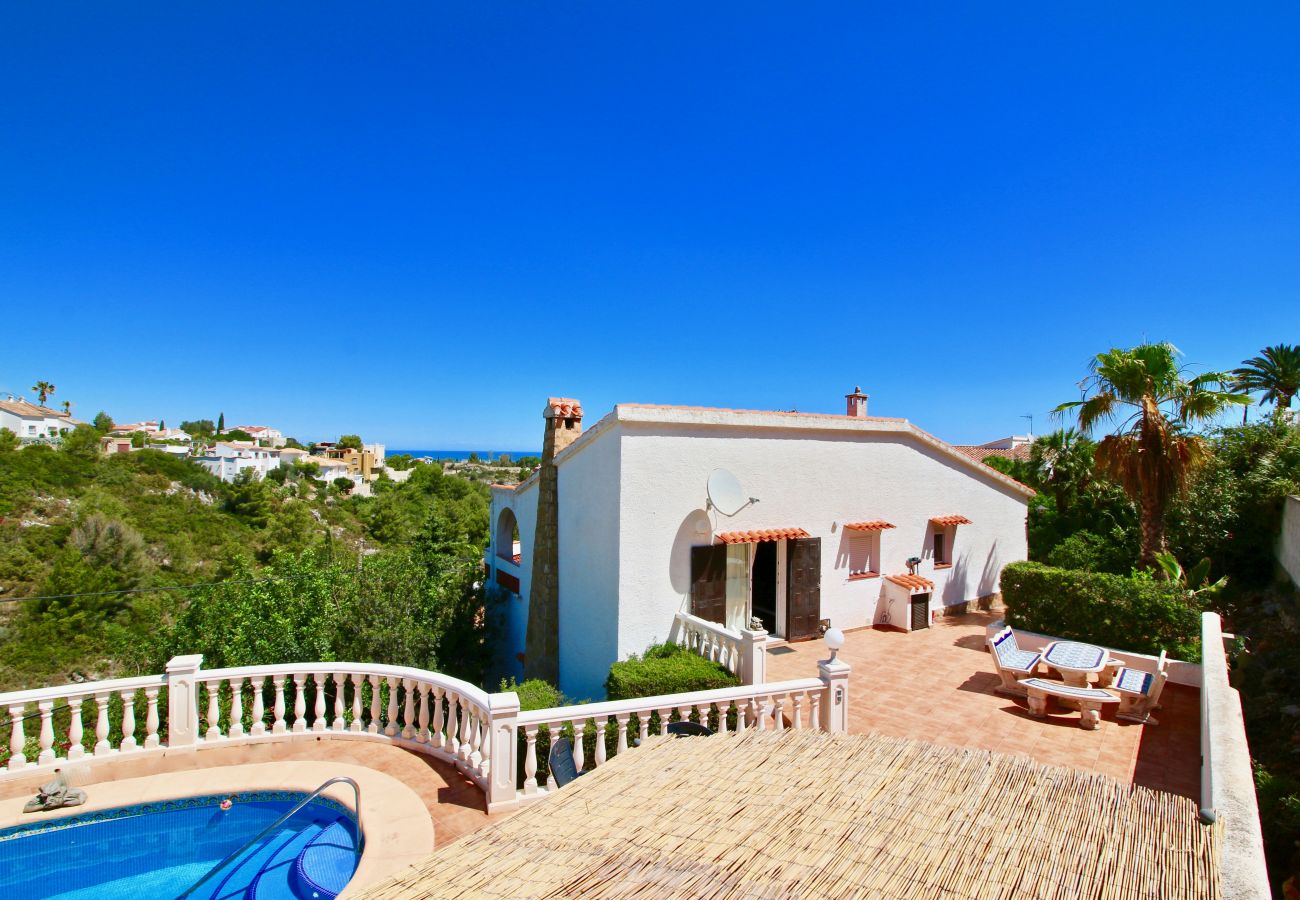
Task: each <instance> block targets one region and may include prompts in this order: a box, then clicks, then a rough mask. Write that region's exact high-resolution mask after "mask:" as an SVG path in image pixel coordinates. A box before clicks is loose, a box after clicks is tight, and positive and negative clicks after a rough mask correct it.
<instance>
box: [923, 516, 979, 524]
mask: <svg viewBox="0 0 1300 900" xmlns="http://www.w3.org/2000/svg"><path fill="white" fill-rule="evenodd" d="M930 524H931V525H973V524H974V523H973V522H971V520H970V519H968V518H966V517H965V516H934V517H933V518H931V519H930Z"/></svg>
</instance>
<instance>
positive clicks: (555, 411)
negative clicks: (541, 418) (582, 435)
mask: <svg viewBox="0 0 1300 900" xmlns="http://www.w3.org/2000/svg"><path fill="white" fill-rule="evenodd" d="M546 411H547V412H549V413H550V414H551V415H553V416H558V417H559V418H561V419H569V418H573V419H581V418H582V403H581V402H579V401H577V400H574V399H573V398H572V397H548V398H547V399H546Z"/></svg>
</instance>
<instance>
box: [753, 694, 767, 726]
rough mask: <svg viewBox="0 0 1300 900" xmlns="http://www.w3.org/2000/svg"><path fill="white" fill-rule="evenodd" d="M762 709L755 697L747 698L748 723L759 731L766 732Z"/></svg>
mask: <svg viewBox="0 0 1300 900" xmlns="http://www.w3.org/2000/svg"><path fill="white" fill-rule="evenodd" d="M763 712H764V710H763V708H762V706H761V705H760V704H759V702H758V698H757V697H750V698H749V715H750V721H751V722H752V723H753V725H754V727H755V728H757V729H758V730H759V731H767V723H766V721H765V717H764V715H763Z"/></svg>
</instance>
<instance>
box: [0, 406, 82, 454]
mask: <svg viewBox="0 0 1300 900" xmlns="http://www.w3.org/2000/svg"><path fill="white" fill-rule="evenodd" d="M81 424H83V423H82V422H79V421H77V420H76V419H74V418H72V416H70V415H69V414H68V413H66V412H61V411H59V410H54V409H50V408H49V407H48V406H40V405H38V404H35V403H28V402H27V401H26V400H20V399H18V398H17V397H10V398H9V399H7V400H0V428H8V429H9V430H10V431H12V432H13V433H14V434H16V435H18V439H19V440H20V441H23V442H24V443H31V442H33V441H54V440H58V439H59V438H60V437H62V436H63V435H64V434H65V433H67V432H69V431H71V430H72V429H74V428H76V427H77V426H78V425H81Z"/></svg>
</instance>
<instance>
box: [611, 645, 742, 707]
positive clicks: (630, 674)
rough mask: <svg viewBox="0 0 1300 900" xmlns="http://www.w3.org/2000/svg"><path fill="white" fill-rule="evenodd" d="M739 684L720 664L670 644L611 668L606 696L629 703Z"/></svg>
mask: <svg viewBox="0 0 1300 900" xmlns="http://www.w3.org/2000/svg"><path fill="white" fill-rule="evenodd" d="M738 684H740V679H739V678H737V677H736V676H735V675H732V674H731V673H730V672H728V671H727V670H726V669H725V668H723V667H722V666H721V665H719V664H718V663H715V662H713V661H712V660H708V659H705V658H704V657H702V656H697V655H696V654H694V653H692V652H691V651H690V650H687V649H686V648H685V647H682V646H679V645H678V644H672V643H668V644H656V645H653V646H651V647H649V648H648V649H647V650H646V652H645V653H643V654H641V656H639V657H638V656H635V655H634V656H632V657H630V658H628V659H625V660H623V661H622V662H616V663H614V665H612V666H610V667H609V677H607V678H606V679H605V695H606V697H608V698H609V699H610V700H628V699H631V698H634V697H656V696H659V695H660V694H681V693H686V692H688V691H711V690H715V689H717V688H725V687H733V686H735V685H738Z"/></svg>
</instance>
